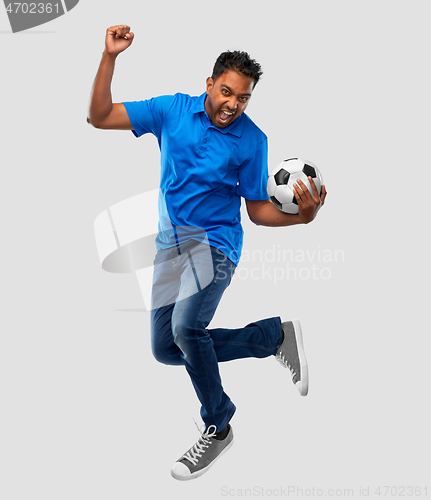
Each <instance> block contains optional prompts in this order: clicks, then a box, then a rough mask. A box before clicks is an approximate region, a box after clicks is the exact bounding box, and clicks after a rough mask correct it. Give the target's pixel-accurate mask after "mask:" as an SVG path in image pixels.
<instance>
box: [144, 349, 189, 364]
mask: <svg viewBox="0 0 431 500" xmlns="http://www.w3.org/2000/svg"><path fill="white" fill-rule="evenodd" d="M151 351H152V353H153V356H154V358H155V360H156V361H158V362H159V363H162V364H164V365H182V364H183V362H182V359H181V356H180V351H179V349H178V347H177V346H175V350H174V349H172V348H171V349H168V348H166V347H165V346H161V345H152V346H151Z"/></svg>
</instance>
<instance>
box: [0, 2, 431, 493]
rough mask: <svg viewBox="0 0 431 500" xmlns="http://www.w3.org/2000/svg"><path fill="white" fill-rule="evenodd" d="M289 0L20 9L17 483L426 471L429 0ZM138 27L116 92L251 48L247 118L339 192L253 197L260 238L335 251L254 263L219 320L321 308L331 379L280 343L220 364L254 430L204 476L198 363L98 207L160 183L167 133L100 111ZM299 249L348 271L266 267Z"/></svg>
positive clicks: (6, 443)
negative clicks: (277, 351) (152, 321)
mask: <svg viewBox="0 0 431 500" xmlns="http://www.w3.org/2000/svg"><path fill="white" fill-rule="evenodd" d="M280 5H281V2H278V1H271V0H268V1H266V2H255V1H251V2H242V1H241V2H240V1H236V0H231V1H230V2H227V3H202V2H198V1H183V2H173V1H170V2H160V3H159V4H158V5H157V6H156V5H155V4H152V5H151V7H150V6H149V3H146V2H136V1H123V2H121V5H120V4H119V3H118V2H114V1H111V0H109V1H104V2H93V1H90V0H82V1H81V2H80V3H79V5H77V7H75V8H74V9H73V10H72V11H71V12H70V13H68V14H66V15H65V16H63V17H61V18H59V19H57V20H55V21H53V22H51V23H49V24H46V25H43V26H41V27H38V28H35V29H34V30H32V31H31V32H23V33H20V34H14V35H12V34H11V33H10V27H9V25H8V21H7V16H6V13H5V12H4V10H3V11H0V31H1V35H0V43H1V49H2V63H1V65H2V78H1V83H0V85H1V97H2V109H1V111H2V113H1V114H2V120H1V144H2V146H1V160H2V161H1V164H2V172H3V174H2V182H1V184H0V190H1V196H0V203H1V220H2V249H1V255H2V263H3V265H2V279H1V294H2V315H1V345H0V380H1V382H0V383H1V386H0V391H1V392H0V401H1V405H2V409H1V412H0V441H1V446H0V460H1V467H0V471H1V472H0V474H1V476H2V477H1V480H0V496H1V498H4V499H7V500H12V499H20V500H21V499H25V500H28V499H33V498H44V499H46V500H47V499H59V498H61V499H62V500H66V499H76V498H80V499H95V498H103V499H105V500H107V499H117V498H127V499H129V500H132V499H138V498H144V497H149V496H151V498H160V499H162V498H190V499H198V498H211V499H212V498H220V497H222V496H234V495H233V493H235V494H236V496H238V492H239V493H241V492H243V495H244V494H245V493H246V492H245V490H246V489H247V488H250V489H251V488H253V487H255V486H256V487H258V488H264V490H265V491H269V492H273V494H274V495H275V494H276V493H275V490H276V489H277V488H280V487H283V488H285V489H286V490H287V488H288V487H298V488H303V489H306V488H309V489H311V488H315V489H316V490H317V489H318V488H321V489H322V491H323V492H324V493H325V494H326V493H327V490H328V489H329V488H351V489H353V490H354V491H355V496H356V497H357V496H359V490H360V488H366V487H368V486H369V487H370V497H373V496H374V491H375V489H376V488H377V487H378V486H379V485H392V486H395V487H400V486H421V487H424V486H426V485H427V484H426V483H427V481H428V480H429V479H428V475H427V474H426V470H428V467H427V458H429V432H428V427H429V425H428V422H429V418H430V415H429V405H428V401H429V384H428V382H429V359H428V358H429V356H428V354H429V348H430V341H429V337H428V336H429V321H428V307H429V306H428V303H429V301H428V300H426V298H427V295H428V293H429V292H428V288H429V278H430V276H429V255H430V248H429V247H430V245H429V238H428V235H427V233H428V232H429V221H428V213H429V201H428V197H429V185H430V174H429V166H430V165H429V163H430V162H429V147H428V146H429V137H430V134H429V132H430V126H429V116H430V102H429V88H430V87H431V82H430V76H429V46H430V41H431V35H430V31H429V13H430V9H429V8H428V5H429V3H428V2H424V1H415V2H410V3H407V2H398V1H391V2H388V1H382V2H370V1H366V2H345V1H325V2H322V1H319V2H317V1H315V2H312V1H310V2H302V3H299V2H290V1H288V2H283V7H282V8H280ZM122 23H127V24H130V25H131V26H132V29H133V31H134V32H135V34H136V38H135V41H134V43H133V45H132V46H131V47H130V48H129V49H128V50H127V51H126V52H125V53H124V54H122V55H121V56H120V58H119V59H118V62H117V67H116V74H115V76H114V85H113V98H114V101H121V100H139V99H144V98H149V97H152V96H155V95H159V94H165V93H166V94H168V93H175V92H178V91H179V92H185V93H190V94H192V95H196V94H200V93H201V92H203V91H204V89H205V79H206V77H207V76H209V74H210V72H211V70H212V66H213V63H214V60H215V59H216V57H217V56H218V55H219V53H220V52H222V51H224V50H226V49H231V50H232V49H241V50H246V51H248V52H249V53H250V54H251V55H252V56H253V57H254V58H256V59H257V60H258V61H259V62H260V63H261V64H262V67H263V69H264V76H263V79H262V81H261V82H259V84H258V86H257V87H256V90H255V92H254V94H253V99H252V101H251V102H250V105H249V107H248V110H247V112H248V114H249V115H250V116H251V118H252V119H253V120H255V121H256V123H257V124H258V125H259V126H260V127H261V128H262V129H263V130H264V131H265V133H266V134H267V135H268V138H269V145H270V153H269V160H270V167H272V166H274V165H275V164H276V163H278V162H279V161H280V160H282V159H284V158H287V157H289V156H300V157H304V158H306V159H309V160H311V161H313V162H315V163H316V164H317V165H318V166H319V168H320V169H321V171H322V174H323V176H324V180H325V183H326V185H327V189H328V193H329V194H328V198H327V203H326V205H325V207H324V208H323V209H322V211H321V213H320V214H319V216H318V218H317V219H316V220H315V221H314V222H313V223H312V224H310V225H307V226H301V227H293V228H277V229H272V228H263V227H257V226H254V225H252V224H251V223H250V222H249V221H248V220H247V216H246V214H245V212H244V229H245V233H246V235H245V246H244V250H245V252H250V253H251V252H252V251H253V250H256V249H257V250H261V251H262V252H264V251H265V250H271V249H274V248H276V249H277V248H280V249H284V248H290V249H293V250H295V251H296V252H299V253H301V252H306V251H308V252H309V253H310V254H312V252H313V251H317V250H319V249H320V251H321V252H325V254H326V255H332V256H333V258H332V262H319V261H318V260H317V257H315V258H314V259H312V261H307V262H298V261H297V260H298V259H295V261H294V262H292V261H290V262H285V261H283V259H282V260H278V261H275V262H270V261H264V262H262V260H259V259H258V258H256V259H254V260H253V259H252V261H251V262H244V263H242V264H241V266H240V268H238V276H237V278H236V279H235V280H234V281H233V283H232V285H231V287H230V288H229V290H228V291H227V292H226V295H225V297H224V299H223V301H222V304H221V306H220V308H219V310H218V311H217V314H216V317H215V318H214V321H213V323H212V325H213V326H232V327H239V326H242V325H244V324H247V323H249V322H251V321H253V320H257V319H260V318H263V317H266V316H273V315H281V316H282V318H283V319H289V318H293V317H298V318H300V319H301V321H302V324H303V328H304V336H305V344H306V349H307V355H308V360H309V364H310V378H311V380H310V393H309V395H308V397H307V398H301V397H300V396H299V395H298V393H297V391H296V389H295V388H294V387H293V385H292V384H291V383H290V381H289V375H288V372H287V371H283V369H282V368H281V367H280V366H279V365H278V364H277V363H276V362H275V361H274V360H273V359H270V358H268V359H264V360H255V359H248V360H241V361H237V362H232V363H225V364H222V365H221V374H222V378H223V382H224V387H225V389H226V391H227V392H228V394H229V395H230V396H231V397H232V399H233V400H234V401H235V403H236V405H237V408H238V410H237V413H236V415H235V417H234V419H233V421H232V423H233V427H234V430H235V435H236V443H235V445H234V447H233V448H232V450H231V451H229V453H228V454H226V456H225V457H223V459H222V460H220V462H218V463H217V464H216V465H215V466H214V469H212V470H211V471H210V472H209V473H208V474H206V475H205V476H203V477H202V478H200V479H198V480H196V481H193V482H190V483H184V484H182V483H178V482H177V481H175V480H174V479H172V478H171V477H170V474H169V470H170V466H171V465H172V463H173V462H174V461H175V460H176V459H177V458H178V457H179V456H180V455H181V453H183V452H184V451H186V449H187V448H188V447H189V446H190V445H191V444H192V443H193V442H195V441H196V439H197V437H198V433H197V430H196V428H195V425H194V423H193V420H192V418H195V419H196V420H197V421H198V422H200V419H199V404H198V401H197V399H196V396H195V394H194V391H193V389H192V386H191V384H190V381H189V379H188V375H187V374H186V372H185V370H183V369H182V368H179V367H167V366H164V365H160V364H158V363H157V362H156V361H155V360H154V359H153V358H152V355H151V352H150V344H149V316H148V313H146V312H143V311H142V308H143V302H142V297H141V295H140V290H139V287H138V284H137V281H136V278H135V277H134V276H133V275H132V274H124V275H119V274H109V273H107V272H104V271H103V270H102V269H101V266H100V263H99V260H98V256H97V251H96V246H95V240H94V232H93V223H94V219H95V218H96V216H97V215H98V214H99V213H100V212H102V211H103V210H105V209H106V208H107V207H109V206H111V205H112V204H114V203H117V202H119V201H121V200H124V199H126V198H129V197H131V196H133V195H136V194H139V193H141V192H143V191H147V190H150V189H154V188H156V187H157V185H158V179H159V165H158V161H159V152H158V148H157V142H156V140H155V138H154V137H150V136H148V137H143V138H141V139H140V140H137V139H135V138H134V137H133V136H132V134H131V133H128V132H116V131H109V132H107V131H100V130H96V129H94V128H92V127H90V126H89V125H87V123H86V112H87V104H88V99H89V94H90V89H91V85H92V81H93V78H94V76H95V73H96V70H97V67H98V63H99V61H100V56H101V53H102V51H103V47H104V36H105V30H106V28H107V27H109V26H111V25H114V24H122ZM143 216H144V215H143ZM337 251H338V253H337V254H336V252H337ZM340 252H341V253H340ZM296 255H297V254H296ZM316 255H317V254H316ZM335 255H338V256H340V255H343V259H340V258H338V259H335ZM287 264H289V265H290V267H291V268H295V269H297V271H298V272H299V270H300V269H304V268H305V271H304V270H303V271H302V273H303V274H302V276H306V274H307V269H308V270H310V269H311V267H312V265H315V266H317V268H318V269H320V270H321V269H323V268H327V269H329V278H328V271H325V277H327V279H320V278H319V279H313V278H312V277H310V278H309V279H301V278H300V277H299V276H297V278H296V279H295V278H292V279H283V280H279V281H277V282H274V280H273V279H269V278H268V277H267V275H265V274H264V273H262V275H259V271H258V272H255V273H254V274H253V276H254V277H255V278H256V276H257V279H254V278H252V276H251V271H252V269H253V268H258V269H262V266H265V265H266V266H267V267H270V266H273V268H274V272H275V268H285V267H286V265H287ZM240 270H242V271H241V273H242V274H241V276H242V278H240ZM259 276H260V278H259ZM256 491H257V492H259V491H260V492H261V493H260V494H262V490H254V492H255V493H256ZM392 491H393V492H395V493H397V492H399V491H400V490H392ZM406 493H407V490H406ZM422 494H424V490H423V489H422ZM430 494H431V490H430V487H429V484H428V495H430ZM268 495H269V493H268V494H267V496H268ZM292 495H294V494H293V493H292V494H291V496H292ZM255 496H256V494H255ZM298 496H299V495H298ZM309 496H310V495H309ZM376 498H377V497H376Z"/></svg>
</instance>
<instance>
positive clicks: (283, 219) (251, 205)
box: [245, 200, 302, 227]
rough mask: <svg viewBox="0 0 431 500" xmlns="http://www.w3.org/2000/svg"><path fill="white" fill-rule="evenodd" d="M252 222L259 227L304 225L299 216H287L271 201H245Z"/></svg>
mask: <svg viewBox="0 0 431 500" xmlns="http://www.w3.org/2000/svg"><path fill="white" fill-rule="evenodd" d="M245 202H246V206H247V213H248V216H249V217H250V220H251V221H252V222H254V224H256V225H258V226H271V227H281V226H293V225H295V224H302V221H301V219H300V218H299V215H298V214H286V213H284V212H282V211H281V210H279V209H278V208H276V207H275V206H274V205H273V204H272V203H271V202H270V201H269V200H257V201H255V200H245Z"/></svg>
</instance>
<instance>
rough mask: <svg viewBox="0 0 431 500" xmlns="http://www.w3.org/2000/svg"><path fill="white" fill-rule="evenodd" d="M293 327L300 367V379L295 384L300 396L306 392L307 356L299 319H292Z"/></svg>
mask: <svg viewBox="0 0 431 500" xmlns="http://www.w3.org/2000/svg"><path fill="white" fill-rule="evenodd" d="M292 323H293V328H294V330H295V338H296V345H297V347H298V355H299V364H300V367H301V380H299V381H298V382H297V383H296V384H295V385H296V387H297V389H298V391H299V394H301V396H306V395H307V394H308V365H307V358H306V357H305V350H304V342H303V340H302V328H301V323H300V322H299V320H297V319H294V320H292Z"/></svg>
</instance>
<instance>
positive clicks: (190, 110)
mask: <svg viewBox="0 0 431 500" xmlns="http://www.w3.org/2000/svg"><path fill="white" fill-rule="evenodd" d="M205 98H206V94H205V93H204V94H202V95H201V96H194V97H191V96H189V95H185V94H175V95H173V96H160V97H155V98H152V99H149V100H146V101H135V102H125V103H123V104H124V106H125V107H126V110H127V113H128V115H129V118H130V121H131V123H132V126H133V131H132V132H133V133H134V135H135V136H136V137H140V136H141V135H143V134H146V133H152V134H154V135H155V136H156V137H157V140H158V143H159V147H160V153H161V176H160V196H159V234H158V236H157V239H156V244H157V248H158V249H160V248H168V247H171V246H173V245H175V244H177V243H181V242H183V241H186V240H189V239H197V240H202V234H205V233H206V236H207V238H208V242H209V244H211V245H213V246H215V247H217V248H219V249H220V250H221V251H222V252H223V253H224V254H225V255H226V256H227V257H228V258H229V259H230V260H232V262H234V264H235V265H237V264H238V262H239V258H240V255H241V249H242V242H243V229H242V226H241V214H240V206H241V197H243V198H246V199H248V200H267V199H268V194H267V191H266V187H267V181H268V144H267V137H266V135H265V134H264V133H263V132H262V131H261V130H260V129H259V128H258V127H257V126H256V125H255V124H254V123H253V122H252V120H251V119H250V118H249V117H248V116H247V115H246V114H245V113H242V114H241V115H240V116H239V117H238V118H237V119H236V120H235V121H234V122H233V123H232V124H231V125H229V126H228V127H225V128H218V127H215V126H214V125H212V123H211V121H210V119H209V118H208V115H207V113H206V111H205V108H204V103H205Z"/></svg>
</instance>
